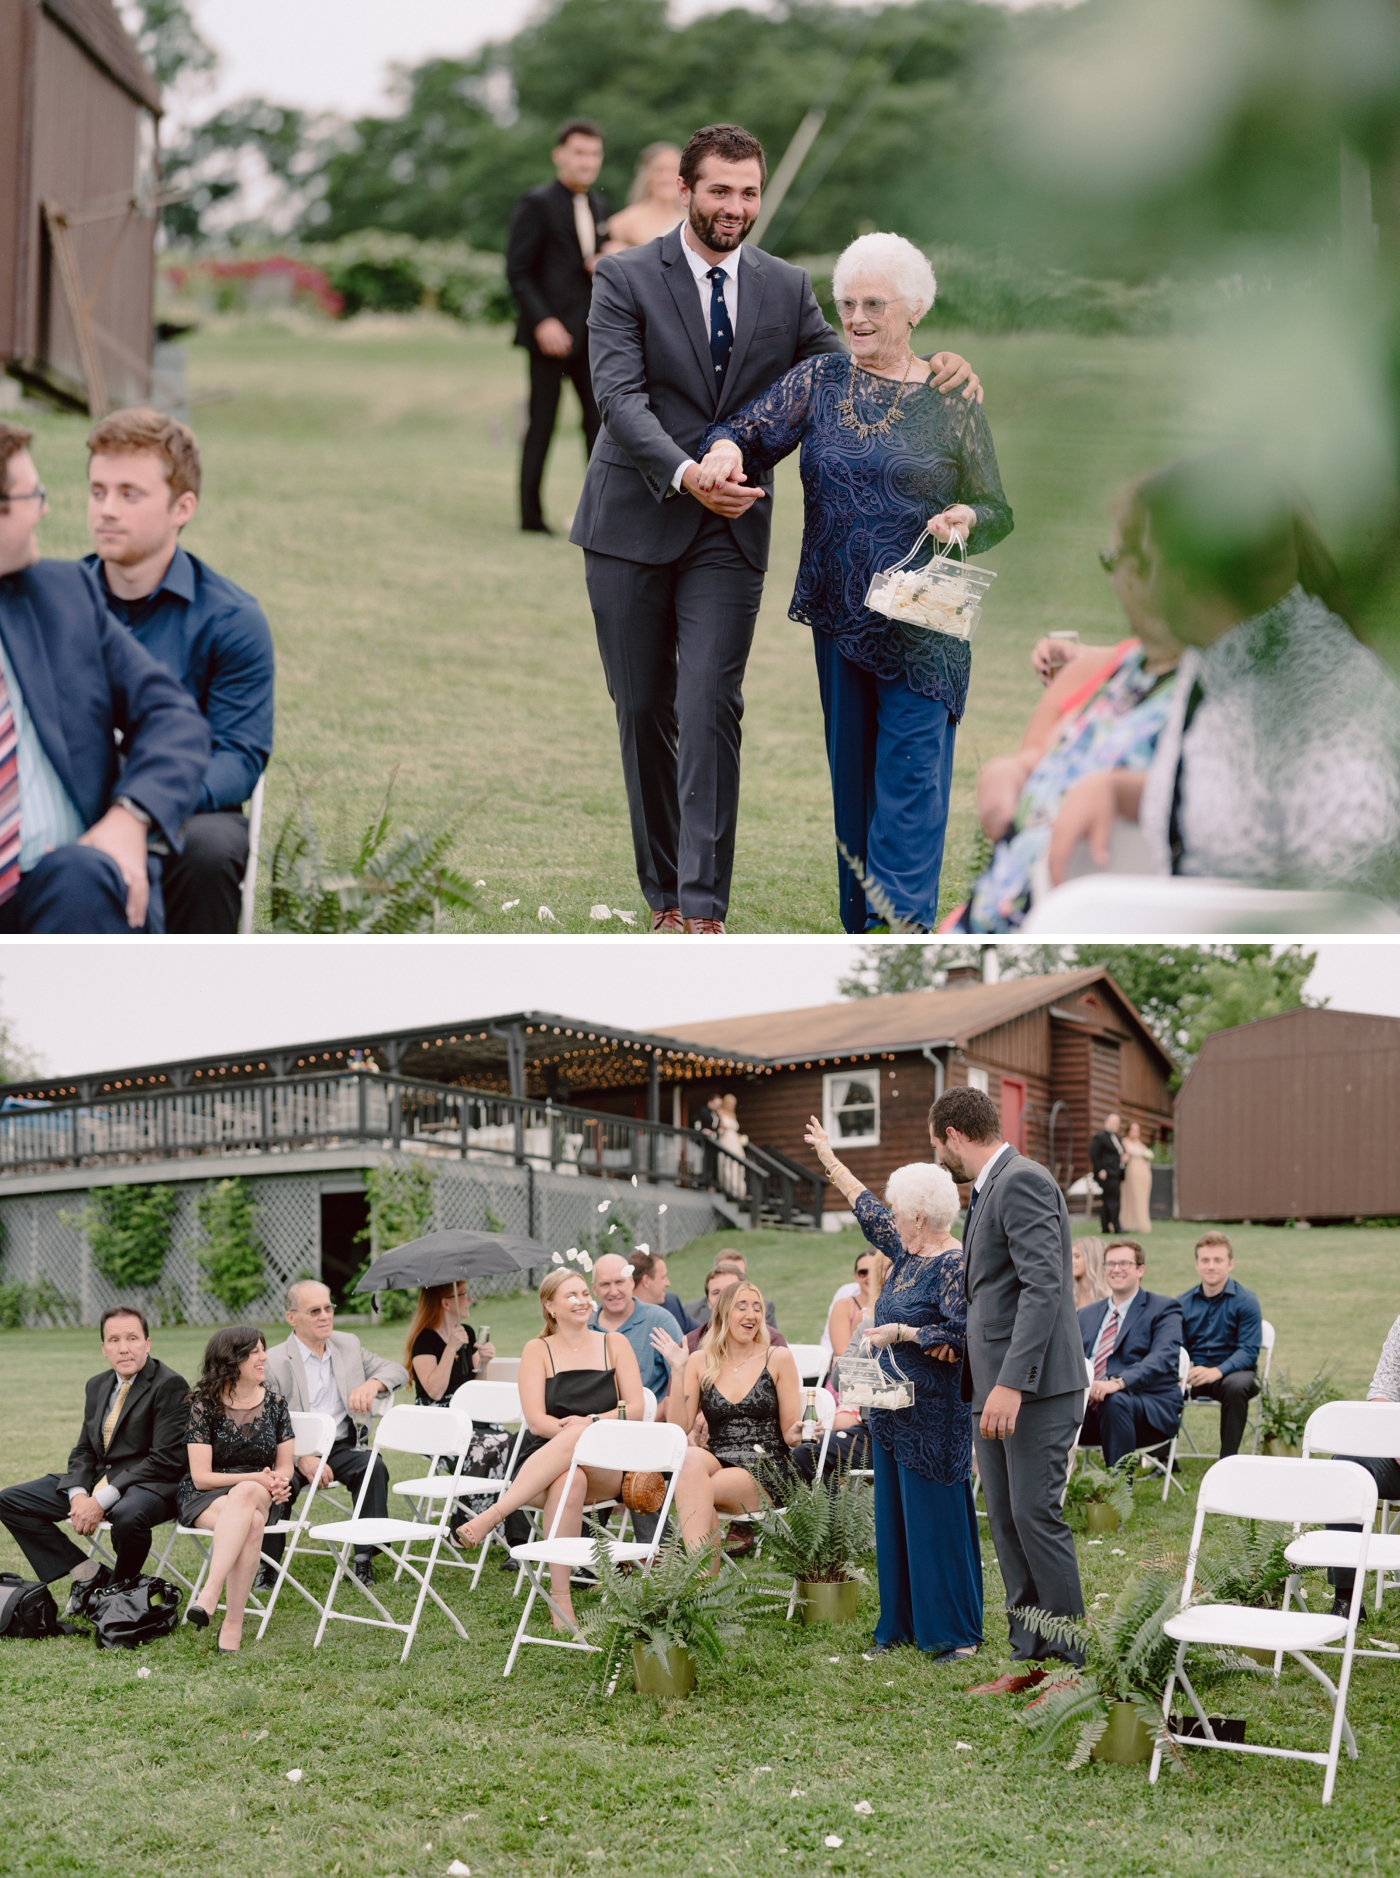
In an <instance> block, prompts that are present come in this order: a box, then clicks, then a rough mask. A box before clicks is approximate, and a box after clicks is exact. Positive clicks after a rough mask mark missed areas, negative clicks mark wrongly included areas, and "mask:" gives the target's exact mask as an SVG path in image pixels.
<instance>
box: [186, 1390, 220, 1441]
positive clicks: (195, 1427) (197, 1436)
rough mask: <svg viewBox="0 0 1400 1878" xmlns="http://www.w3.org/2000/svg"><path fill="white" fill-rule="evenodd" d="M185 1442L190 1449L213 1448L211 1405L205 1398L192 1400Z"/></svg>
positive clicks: (198, 1397)
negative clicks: (210, 1420) (210, 1422)
mask: <svg viewBox="0 0 1400 1878" xmlns="http://www.w3.org/2000/svg"><path fill="white" fill-rule="evenodd" d="M185 1441H186V1443H187V1444H188V1445H189V1446H190V1447H194V1448H212V1447H213V1445H214V1431H213V1429H212V1428H211V1427H210V1425H209V1404H208V1403H207V1402H206V1401H205V1400H204V1398H203V1396H198V1395H197V1396H192V1397H191V1399H190V1423H189V1427H188V1428H186V1430H185Z"/></svg>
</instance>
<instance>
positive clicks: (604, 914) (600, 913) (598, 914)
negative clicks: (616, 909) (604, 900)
mask: <svg viewBox="0 0 1400 1878" xmlns="http://www.w3.org/2000/svg"><path fill="white" fill-rule="evenodd" d="M588 917H589V918H590V919H611V918H612V908H611V907H610V906H601V905H599V906H590V907H589V909H588Z"/></svg>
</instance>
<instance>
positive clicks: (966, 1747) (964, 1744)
mask: <svg viewBox="0 0 1400 1878" xmlns="http://www.w3.org/2000/svg"><path fill="white" fill-rule="evenodd" d="M953 1745H954V1747H956V1748H958V1749H960V1750H961V1752H962V1753H964V1754H975V1753H976V1751H977V1750H976V1749H975V1748H974V1747H973V1745H972V1743H971V1742H970V1741H955V1742H954V1743H953Z"/></svg>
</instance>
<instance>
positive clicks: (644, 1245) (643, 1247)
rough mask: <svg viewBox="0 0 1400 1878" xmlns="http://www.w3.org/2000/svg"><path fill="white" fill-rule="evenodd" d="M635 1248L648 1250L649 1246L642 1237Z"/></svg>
mask: <svg viewBox="0 0 1400 1878" xmlns="http://www.w3.org/2000/svg"><path fill="white" fill-rule="evenodd" d="M636 1249H637V1251H638V1252H650V1250H651V1247H650V1246H649V1245H648V1244H647V1242H646V1240H645V1239H643V1240H641V1241H640V1242H639V1243H638V1245H637V1248H636Z"/></svg>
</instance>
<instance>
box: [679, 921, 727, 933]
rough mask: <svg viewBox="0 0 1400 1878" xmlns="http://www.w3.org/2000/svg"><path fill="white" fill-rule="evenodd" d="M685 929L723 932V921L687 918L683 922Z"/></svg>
mask: <svg viewBox="0 0 1400 1878" xmlns="http://www.w3.org/2000/svg"><path fill="white" fill-rule="evenodd" d="M685 930H686V931H687V932H723V931H724V921H723V920H722V919H688V920H687V921H686V922H685Z"/></svg>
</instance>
